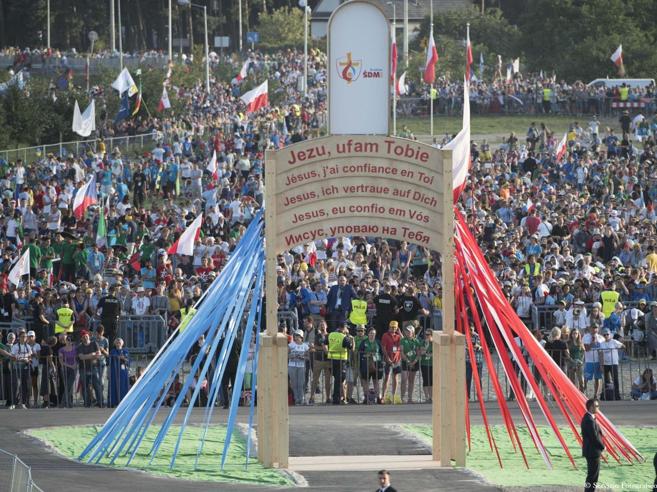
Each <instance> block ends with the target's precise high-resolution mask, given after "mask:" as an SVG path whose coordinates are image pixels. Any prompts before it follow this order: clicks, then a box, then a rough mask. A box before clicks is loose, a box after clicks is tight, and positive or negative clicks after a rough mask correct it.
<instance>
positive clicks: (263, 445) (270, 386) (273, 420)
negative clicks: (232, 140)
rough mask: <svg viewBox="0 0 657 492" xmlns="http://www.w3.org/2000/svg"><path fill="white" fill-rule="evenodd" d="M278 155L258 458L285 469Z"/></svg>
mask: <svg viewBox="0 0 657 492" xmlns="http://www.w3.org/2000/svg"><path fill="white" fill-rule="evenodd" d="M275 156H276V154H275V152H270V151H267V153H266V157H265V159H266V160H265V183H266V186H265V204H266V209H265V261H266V265H265V266H266V274H265V293H266V299H267V312H266V320H267V331H266V333H263V334H261V335H260V336H261V343H262V346H261V348H260V358H259V361H258V396H257V398H258V433H257V434H258V460H259V461H260V462H261V463H262V464H263V465H264V466H266V467H268V468H271V467H278V468H286V467H287V466H288V458H289V454H290V453H289V451H290V445H289V441H290V434H289V415H288V406H287V337H286V336H285V335H284V334H282V333H278V316H277V313H278V301H277V298H278V295H277V292H276V192H275V188H276V173H275V170H276V157H275Z"/></svg>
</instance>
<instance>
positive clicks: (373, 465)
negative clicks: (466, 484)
mask: <svg viewBox="0 0 657 492" xmlns="http://www.w3.org/2000/svg"><path fill="white" fill-rule="evenodd" d="M288 468H289V469H290V470H292V471H295V472H299V473H302V472H308V471H378V470H381V469H384V468H385V469H386V470H391V471H392V470H427V469H436V468H441V466H440V463H439V462H437V461H433V459H432V457H431V455H422V454H418V455H378V456H304V457H302V456H291V457H290V461H289V466H288Z"/></svg>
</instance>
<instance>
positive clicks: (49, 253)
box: [41, 236, 57, 277]
mask: <svg viewBox="0 0 657 492" xmlns="http://www.w3.org/2000/svg"><path fill="white" fill-rule="evenodd" d="M54 258H57V253H56V252H55V248H53V247H52V246H51V244H50V237H49V236H43V237H42V238H41V268H43V269H45V270H46V272H48V277H50V275H51V274H52V273H53V261H52V260H53V259H54Z"/></svg>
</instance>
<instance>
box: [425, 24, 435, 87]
mask: <svg viewBox="0 0 657 492" xmlns="http://www.w3.org/2000/svg"><path fill="white" fill-rule="evenodd" d="M436 63H438V50H437V49H436V42H435V41H434V40H433V31H432V32H431V34H430V35H429V44H428V45H427V60H426V62H425V63H424V81H425V82H426V83H427V84H433V83H434V81H435V80H436Z"/></svg>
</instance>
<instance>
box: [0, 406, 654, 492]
mask: <svg viewBox="0 0 657 492" xmlns="http://www.w3.org/2000/svg"><path fill="white" fill-rule="evenodd" d="M430 408H431V407H430V406H429V405H419V404H418V405H410V406H409V405H405V406H404V405H395V406H374V407H372V406H349V407H339V408H336V407H332V406H317V407H300V408H292V409H291V411H290V451H291V455H292V456H335V455H352V456H356V455H365V454H368V455H401V454H403V455H412V454H428V453H429V451H430V450H429V449H428V447H427V446H426V445H425V444H422V443H420V442H418V441H415V440H414V439H412V438H410V437H408V436H405V435H403V434H401V433H399V432H397V431H396V430H395V429H394V427H391V426H394V425H395V424H400V423H424V424H428V423H430V422H431V413H430ZM603 410H604V411H605V412H606V414H607V415H608V416H609V417H610V418H611V419H612V421H614V422H616V423H623V424H626V425H627V424H629V425H631V424H636V425H639V424H647V425H654V424H655V423H656V422H655V418H654V415H655V406H654V402H612V403H609V404H605V403H603ZM539 414H540V411H539V410H538V409H536V412H535V415H537V416H538V415H539ZM108 415H109V411H107V410H99V409H83V408H81V409H70V410H58V409H51V410H23V411H17V410H15V411H12V412H9V411H3V412H0V422H1V424H0V448H2V449H5V450H7V451H10V452H13V453H16V454H18V455H19V456H20V458H21V459H22V460H23V461H25V463H27V464H28V465H29V466H31V467H32V473H33V477H34V479H35V481H36V483H37V484H39V486H41V487H42V488H43V489H44V490H45V491H46V492H59V491H62V492H64V491H66V492H69V491H99V492H100V491H108V492H109V491H123V490H126V491H134V490H139V491H140V492H150V491H153V492H155V491H157V492H161V490H162V489H163V488H167V489H169V490H175V491H182V492H185V491H192V490H194V491H197V490H236V491H244V492H246V491H262V490H269V489H263V488H261V487H252V486H238V485H234V486H233V485H226V484H217V483H202V482H187V481H180V480H171V479H163V478H155V477H152V476H150V475H146V474H144V473H140V472H134V471H126V470H117V469H109V468H104V467H97V466H89V465H83V464H80V463H76V462H73V461H70V460H66V459H64V458H61V457H60V456H57V455H55V454H53V453H52V452H51V451H49V450H48V449H45V448H44V446H43V445H42V444H41V443H40V442H39V441H37V440H35V439H33V438H31V437H29V436H26V435H25V434H23V433H22V431H23V430H24V429H26V428H34V427H44V426H52V425H84V424H100V423H102V422H104V420H105V419H106V418H107V417H108ZM198 415H200V414H198ZM489 415H490V417H491V420H492V421H493V422H494V423H500V422H501V420H500V418H499V410H498V409H497V408H495V407H493V406H491V407H490V410H489ZM221 418H225V415H222V416H220V417H219V421H221ZM244 418H245V415H241V419H242V420H243V419H244ZM472 423H473V424H478V423H481V417H480V416H479V415H478V414H477V413H476V412H474V411H473V414H472ZM387 458H388V459H389V458H390V456H388V457H387ZM7 476H8V475H7V470H6V469H4V468H0V490H5V488H4V484H6V483H7ZM303 476H304V478H305V479H306V480H307V481H308V484H309V487H308V488H309V490H317V491H320V490H323V491H324V490H325V491H335V492H339V491H344V492H352V491H356V490H374V489H375V488H376V476H375V474H374V473H373V472H344V471H343V472H332V471H323V472H305V473H304V474H303ZM393 477H394V482H395V483H396V484H397V486H398V487H399V489H400V490H416V491H424V490H431V491H438V490H452V491H461V490H462V491H470V490H496V489H495V488H494V487H490V486H487V485H485V484H484V483H482V482H481V481H480V480H478V479H477V477H475V476H474V475H472V474H470V473H469V472H467V471H464V470H452V469H438V470H409V471H398V472H395V473H394V475H393ZM276 490H294V489H276Z"/></svg>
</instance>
